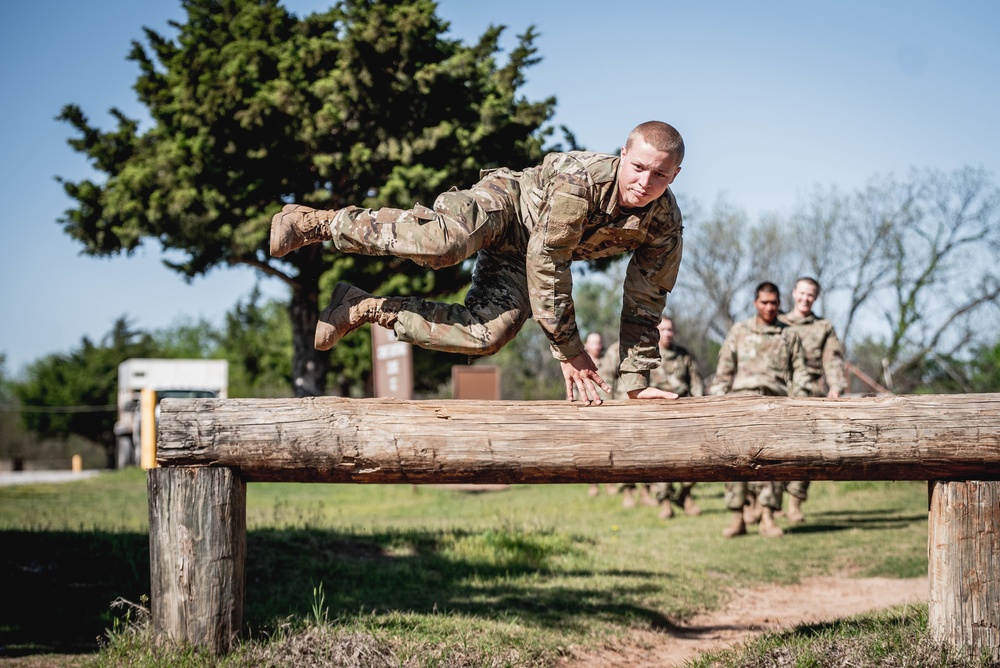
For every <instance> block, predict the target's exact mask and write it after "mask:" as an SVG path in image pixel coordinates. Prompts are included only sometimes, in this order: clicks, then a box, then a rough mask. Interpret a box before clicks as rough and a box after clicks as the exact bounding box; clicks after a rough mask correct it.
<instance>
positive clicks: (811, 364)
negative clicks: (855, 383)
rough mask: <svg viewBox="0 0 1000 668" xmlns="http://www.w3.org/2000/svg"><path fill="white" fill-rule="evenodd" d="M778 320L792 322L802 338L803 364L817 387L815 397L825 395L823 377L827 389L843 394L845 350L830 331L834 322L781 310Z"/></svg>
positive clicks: (844, 387) (788, 323)
mask: <svg viewBox="0 0 1000 668" xmlns="http://www.w3.org/2000/svg"><path fill="white" fill-rule="evenodd" d="M778 320H780V321H781V322H783V323H785V324H786V325H791V326H792V329H794V330H795V333H796V334H798V335H799V338H800V339H802V348H803V349H804V350H805V353H806V366H807V367H808V368H809V375H810V377H811V381H812V383H813V386H814V387H815V388H816V392H817V394H816V396H826V395H825V394H824V393H823V390H822V385H821V384H820V379H821V378H823V377H824V376H825V377H826V386H827V388H828V389H829V390H836V391H837V393H838V394H844V392H845V391H847V376H846V374H845V373H844V349H843V348H842V347H841V345H840V339H838V338H837V333H836V332H834V331H833V325H831V324H830V321H829V320H827V319H826V318H821V317H819V316H818V315H816V314H815V313H810V314H809V315H807V316H805V317H799V316H798V315H797V314H796V313H794V312H792V313H782V314H781V315H779V316H778Z"/></svg>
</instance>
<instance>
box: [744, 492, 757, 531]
mask: <svg viewBox="0 0 1000 668" xmlns="http://www.w3.org/2000/svg"><path fill="white" fill-rule="evenodd" d="M760 514H761V507H760V501H758V500H757V497H756V496H755V497H753V498H752V499H751V500H749V501H747V503H746V505H744V506H743V522H744V523H745V524H757V523H758V522H760Z"/></svg>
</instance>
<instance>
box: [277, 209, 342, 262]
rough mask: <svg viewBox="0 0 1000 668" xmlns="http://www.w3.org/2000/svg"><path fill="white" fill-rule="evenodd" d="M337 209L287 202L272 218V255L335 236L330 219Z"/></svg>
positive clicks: (286, 252) (281, 253) (283, 253)
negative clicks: (317, 207) (319, 208)
mask: <svg viewBox="0 0 1000 668" xmlns="http://www.w3.org/2000/svg"><path fill="white" fill-rule="evenodd" d="M335 213H336V211H320V210H317V209H313V208H311V207H308V206H302V205H301V204H286V205H285V206H283V207H281V211H279V212H278V213H276V214H274V216H273V217H272V218H271V255H272V256H273V257H282V256H284V255H288V254H289V253H291V252H292V251H293V250H295V249H297V248H302V247H303V246H306V245H308V244H313V243H317V242H319V241H329V240H330V239H332V238H333V233H332V232H331V231H330V220H331V219H332V218H333V216H334V214H335Z"/></svg>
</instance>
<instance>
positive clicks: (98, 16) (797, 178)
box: [0, 0, 1000, 375]
mask: <svg viewBox="0 0 1000 668" xmlns="http://www.w3.org/2000/svg"><path fill="white" fill-rule="evenodd" d="M286 5H287V6H288V7H289V8H290V9H291V10H292V11H293V12H295V13H298V14H304V13H308V12H311V11H315V10H317V9H320V8H322V7H325V6H327V3H324V2H319V1H317V0H288V2H287V3H286ZM439 13H440V14H441V15H442V16H443V17H444V18H445V19H447V20H449V21H450V22H451V25H452V36H454V37H457V38H460V39H462V40H464V41H467V42H468V41H472V40H474V39H475V38H477V37H478V36H479V35H480V34H481V33H482V32H483V30H484V29H485V28H486V27H487V25H489V24H491V23H493V24H503V25H507V26H509V31H508V37H509V39H508V40H507V42H506V44H507V45H508V46H510V45H511V44H512V42H513V36H514V35H515V34H519V33H521V32H523V31H524V30H525V28H527V26H529V25H535V26H536V28H537V30H538V32H539V33H540V38H539V39H538V41H537V46H538V47H539V51H540V55H541V57H542V58H543V60H542V62H541V63H540V64H539V65H536V66H535V67H534V68H532V69H531V70H529V72H528V76H529V81H528V84H527V86H526V88H525V89H524V92H525V94H526V95H527V96H528V97H529V98H531V99H539V98H541V97H546V96H549V95H555V96H556V97H557V98H558V111H557V116H556V118H555V119H554V121H555V123H557V124H564V125H566V126H568V127H569V128H570V129H571V130H572V131H573V132H574V133H575V134H576V136H577V139H578V141H579V142H580V143H581V144H582V145H584V146H586V147H587V148H589V149H593V150H604V151H614V150H615V149H616V148H617V147H618V146H620V144H621V142H622V141H623V138H624V134H625V133H626V132H627V131H628V130H629V129H630V128H631V127H632V126H634V125H635V124H637V123H639V122H642V121H645V120H649V119H652V118H657V119H662V120H666V121H668V122H670V123H672V124H673V125H675V126H676V127H677V128H678V129H679V130H680V131H681V133H682V134H683V135H684V137H685V141H686V143H687V150H688V153H687V159H686V160H685V163H684V168H683V171H682V172H681V174H680V176H679V177H678V179H677V181H676V182H675V184H674V190H675V191H676V192H678V193H680V194H682V195H683V196H684V197H686V198H693V199H694V200H697V201H698V202H700V203H702V204H703V205H705V206H710V205H711V204H712V203H713V202H714V201H715V199H716V198H717V197H719V196H720V195H724V196H725V197H726V198H727V199H728V200H729V201H730V202H731V203H733V204H735V205H737V206H740V207H742V208H744V209H746V210H747V211H748V212H750V213H751V215H753V216H756V215H759V214H761V213H764V212H767V211H772V210H774V211H787V210H788V209H790V208H791V207H792V206H793V205H794V204H795V202H796V200H797V199H798V198H799V197H800V196H801V195H802V194H804V193H805V192H807V191H808V190H809V189H810V188H811V187H812V186H813V185H815V184H821V185H825V186H830V185H837V186H839V187H841V188H842V189H846V190H853V189H856V188H859V187H861V186H862V185H863V184H864V183H866V182H867V181H868V180H869V179H870V178H871V177H872V176H874V175H875V174H882V173H887V172H894V173H896V174H899V175H903V174H905V173H906V172H907V171H908V170H909V169H910V168H911V167H920V168H935V169H942V170H951V169H956V168H959V167H962V166H965V165H971V166H976V167H985V168H986V169H987V170H989V171H990V172H992V173H993V175H994V177H995V178H997V179H1000V129H998V124H1000V78H998V72H1000V2H995V1H994V0H981V1H975V2H973V1H962V0H957V1H956V2H950V3H943V2H926V1H922V0H906V1H903V0H886V1H882V2H871V1H870V0H846V1H845V0H842V1H840V2H801V1H798V0H796V1H792V0H782V1H773V2H760V3H751V2H745V1H739V0H724V1H720V2H712V3H680V2H643V1H636V2H630V3H621V2H606V1H604V2H592V1H590V0H574V1H573V2H566V1H552V2H541V1H539V0H532V1H530V2H528V1H522V0H508V1H507V2H504V3H480V2H468V1H467V0H444V1H443V2H440V3H439ZM0 19H2V20H0V85H2V88H0V90H2V91H3V103H2V104H0V133H2V134H0V138H2V139H0V169H2V172H0V194H2V197H0V202H2V206H3V217H2V222H0V230H2V232H3V234H2V239H3V246H2V247H3V249H4V258H3V262H2V263H0V353H4V354H6V355H7V358H8V360H7V365H6V371H7V373H8V374H15V375H16V374H18V373H20V372H21V371H22V370H23V367H24V366H25V365H26V364H27V363H29V362H31V361H33V360H35V359H38V358H39V357H41V356H43V355H46V354H49V353H55V352H68V351H69V350H71V349H72V348H74V347H76V346H77V345H78V344H79V342H80V339H81V337H83V336H85V335H86V336H89V337H90V338H92V339H94V340H98V339H100V337H101V336H103V335H104V334H105V333H106V332H107V331H108V330H109V329H110V327H111V325H112V323H113V321H114V320H115V318H117V317H118V316H121V315H123V314H127V315H128V316H129V317H131V318H132V320H133V322H134V324H135V325H136V326H137V327H140V328H142V329H158V328H161V327H166V326H169V325H171V324H173V323H175V322H177V321H178V319H179V318H183V317H189V318H192V319H195V318H199V317H206V318H209V319H211V320H213V321H216V322H218V318H219V317H220V316H221V315H222V314H223V313H224V312H225V311H226V310H227V309H228V308H230V307H231V306H232V305H233V304H234V303H235V302H236V300H237V299H240V298H243V297H245V296H246V295H247V294H248V293H249V291H250V290H251V288H252V286H253V284H254V282H255V280H256V276H255V274H254V272H253V271H251V270H248V269H218V270H216V271H213V272H212V273H211V274H209V275H208V276H207V277H203V278H197V279H195V280H194V281H193V282H192V283H190V284H187V283H184V282H183V281H182V280H181V278H180V277H179V276H178V275H177V274H175V273H173V272H171V271H170V270H168V269H166V268H165V267H163V266H162V264H161V260H162V254H161V250H160V248H159V246H158V245H157V244H156V243H152V242H147V243H146V244H145V245H144V247H143V248H142V249H141V250H140V251H139V252H137V253H136V254H135V255H133V256H132V257H124V256H123V257H115V258H111V259H96V258H91V257H87V256H83V255H80V247H79V246H78V245H77V244H76V243H75V242H73V241H72V240H70V239H69V238H68V237H67V236H66V235H65V234H64V233H63V232H62V228H61V227H60V226H59V225H58V224H57V223H56V221H57V219H58V218H59V217H60V216H61V214H62V212H63V211H65V210H66V209H67V208H68V207H69V206H70V204H71V203H70V201H69V200H68V199H67V198H66V197H65V196H64V195H63V193H62V189H61V187H60V186H59V185H58V184H57V183H56V182H55V180H54V177H55V176H56V175H59V176H63V177H66V178H69V179H71V180H73V179H79V178H81V177H83V176H86V175H88V174H89V172H88V167H87V164H86V162H85V161H84V160H83V159H82V158H81V157H80V156H78V155H77V154H75V153H74V152H73V151H72V150H71V149H70V148H69V147H68V146H67V145H66V139H67V138H68V137H70V128H69V126H68V125H66V124H64V123H58V122H56V121H55V120H54V118H55V116H56V115H57V114H58V113H59V111H60V109H61V107H62V106H63V105H64V104H66V103H75V104H78V105H80V106H81V107H82V108H83V110H84V112H85V113H86V114H87V115H88V117H89V118H90V119H91V120H92V121H93V122H96V123H98V124H99V125H101V126H102V127H104V128H106V129H107V128H110V127H112V122H111V119H110V117H109V116H108V114H107V111H108V109H110V108H111V107H119V108H121V109H122V110H123V111H125V112H126V114H128V115H129V116H132V117H137V118H143V117H144V113H143V110H142V108H141V107H140V106H139V104H138V103H137V102H136V100H135V95H134V92H133V91H132V88H131V86H132V83H133V82H134V81H135V78H136V75H137V73H138V71H137V69H136V67H135V65H134V64H133V63H131V62H128V61H127V60H126V58H125V57H126V55H127V53H128V51H129V48H130V44H131V41H132V40H141V39H142V37H143V33H142V27H143V26H148V27H150V28H152V29H154V30H157V31H159V32H162V33H166V34H171V33H170V29H169V28H168V26H167V21H168V20H170V19H174V20H182V19H183V13H182V10H181V8H180V2H179V0H143V1H142V2H136V1H135V0H101V1H100V2H96V3H82V2H78V1H76V0H37V1H36V2H22V1H17V0H10V1H8V2H4V3H3V4H2V8H0ZM681 270H682V271H683V266H682V269H681ZM261 285H262V288H263V289H264V291H265V294H266V295H273V296H284V290H283V288H282V287H281V286H280V285H279V284H278V283H277V282H276V281H273V280H263V281H262V283H261Z"/></svg>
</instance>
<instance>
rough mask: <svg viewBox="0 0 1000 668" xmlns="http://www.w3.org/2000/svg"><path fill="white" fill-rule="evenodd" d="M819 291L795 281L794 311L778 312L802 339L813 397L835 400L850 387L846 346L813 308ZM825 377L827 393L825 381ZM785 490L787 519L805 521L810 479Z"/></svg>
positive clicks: (815, 285) (807, 280) (810, 281)
mask: <svg viewBox="0 0 1000 668" xmlns="http://www.w3.org/2000/svg"><path fill="white" fill-rule="evenodd" d="M819 291H820V287H819V282H818V281H817V280H816V279H814V278H810V277H808V276H803V277H802V278H799V279H798V280H796V281H795V288H794V289H793V290H792V303H793V306H792V310H791V311H790V312H788V313H782V314H781V315H779V316H778V320H780V321H781V322H783V323H785V324H786V325H790V326H791V328H792V330H794V331H795V333H796V334H798V335H799V338H800V339H802V348H803V350H804V351H805V355H806V367H807V368H808V370H809V377H810V383H811V388H812V391H811V394H810V396H814V397H822V396H827V397H830V398H833V399H836V398H837V397H839V396H841V395H842V394H843V393H844V392H845V391H846V390H847V378H846V374H845V373H844V349H843V348H842V347H841V345H840V339H838V338H837V333H836V332H835V331H833V325H832V324H830V321H829V320H827V319H826V318H821V317H820V316H818V315H816V314H815V313H813V310H812V307H813V304H814V303H815V302H816V298H817V297H819ZM824 377H825V379H826V391H825V392H824V391H823V382H822V381H823V378H824ZM785 491H786V492H788V513H787V517H788V520H789V521H791V522H804V521H805V515H803V513H802V504H803V503H805V501H806V499H807V498H808V495H809V481H808V480H796V481H794V482H789V483H786V485H785Z"/></svg>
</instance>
